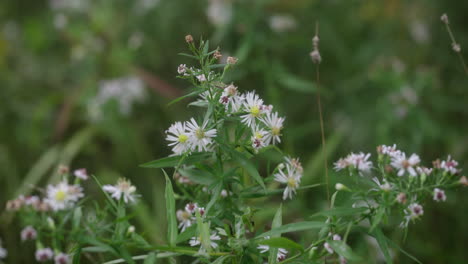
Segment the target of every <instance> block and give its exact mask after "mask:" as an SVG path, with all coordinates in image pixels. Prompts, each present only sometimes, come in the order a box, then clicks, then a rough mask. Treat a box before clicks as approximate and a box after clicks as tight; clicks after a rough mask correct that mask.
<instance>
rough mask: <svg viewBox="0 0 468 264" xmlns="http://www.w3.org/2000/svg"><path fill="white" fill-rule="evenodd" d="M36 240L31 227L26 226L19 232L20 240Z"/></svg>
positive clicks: (35, 234) (34, 231) (34, 232)
mask: <svg viewBox="0 0 468 264" xmlns="http://www.w3.org/2000/svg"><path fill="white" fill-rule="evenodd" d="M36 238H37V231H36V229H34V227H32V226H27V227H25V228H23V230H21V240H22V241H26V240H35V239H36Z"/></svg>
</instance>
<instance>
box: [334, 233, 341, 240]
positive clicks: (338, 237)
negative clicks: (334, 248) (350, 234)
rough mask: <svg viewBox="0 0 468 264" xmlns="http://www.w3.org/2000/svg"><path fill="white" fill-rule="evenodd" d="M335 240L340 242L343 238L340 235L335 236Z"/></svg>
mask: <svg viewBox="0 0 468 264" xmlns="http://www.w3.org/2000/svg"><path fill="white" fill-rule="evenodd" d="M333 240H335V241H339V240H341V236H340V235H338V234H334V235H333Z"/></svg>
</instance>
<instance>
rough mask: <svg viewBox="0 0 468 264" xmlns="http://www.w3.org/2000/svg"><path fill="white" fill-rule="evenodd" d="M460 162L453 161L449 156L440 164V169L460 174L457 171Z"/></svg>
mask: <svg viewBox="0 0 468 264" xmlns="http://www.w3.org/2000/svg"><path fill="white" fill-rule="evenodd" d="M457 166H458V162H457V161H456V160H453V159H452V157H451V156H450V155H449V156H448V158H447V160H444V161H442V162H441V163H440V168H441V169H443V170H444V171H446V172H449V173H450V174H456V173H457V172H458V169H457Z"/></svg>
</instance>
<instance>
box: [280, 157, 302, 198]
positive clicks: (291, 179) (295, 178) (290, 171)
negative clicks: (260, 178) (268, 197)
mask: <svg viewBox="0 0 468 264" xmlns="http://www.w3.org/2000/svg"><path fill="white" fill-rule="evenodd" d="M274 177H275V181H277V182H280V183H283V184H286V188H285V189H284V192H283V200H286V199H287V198H289V199H292V197H293V194H295V193H296V189H297V188H299V184H300V183H301V178H302V174H301V173H299V172H298V171H297V170H296V169H294V168H293V167H292V166H291V165H289V164H288V165H286V173H285V172H284V170H278V172H277V173H275V175H274Z"/></svg>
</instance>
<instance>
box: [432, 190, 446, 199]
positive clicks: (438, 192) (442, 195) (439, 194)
mask: <svg viewBox="0 0 468 264" xmlns="http://www.w3.org/2000/svg"><path fill="white" fill-rule="evenodd" d="M446 199H447V196H445V192H444V190H441V189H439V188H435V189H434V201H436V202H440V201H443V202H445V200H446Z"/></svg>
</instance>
